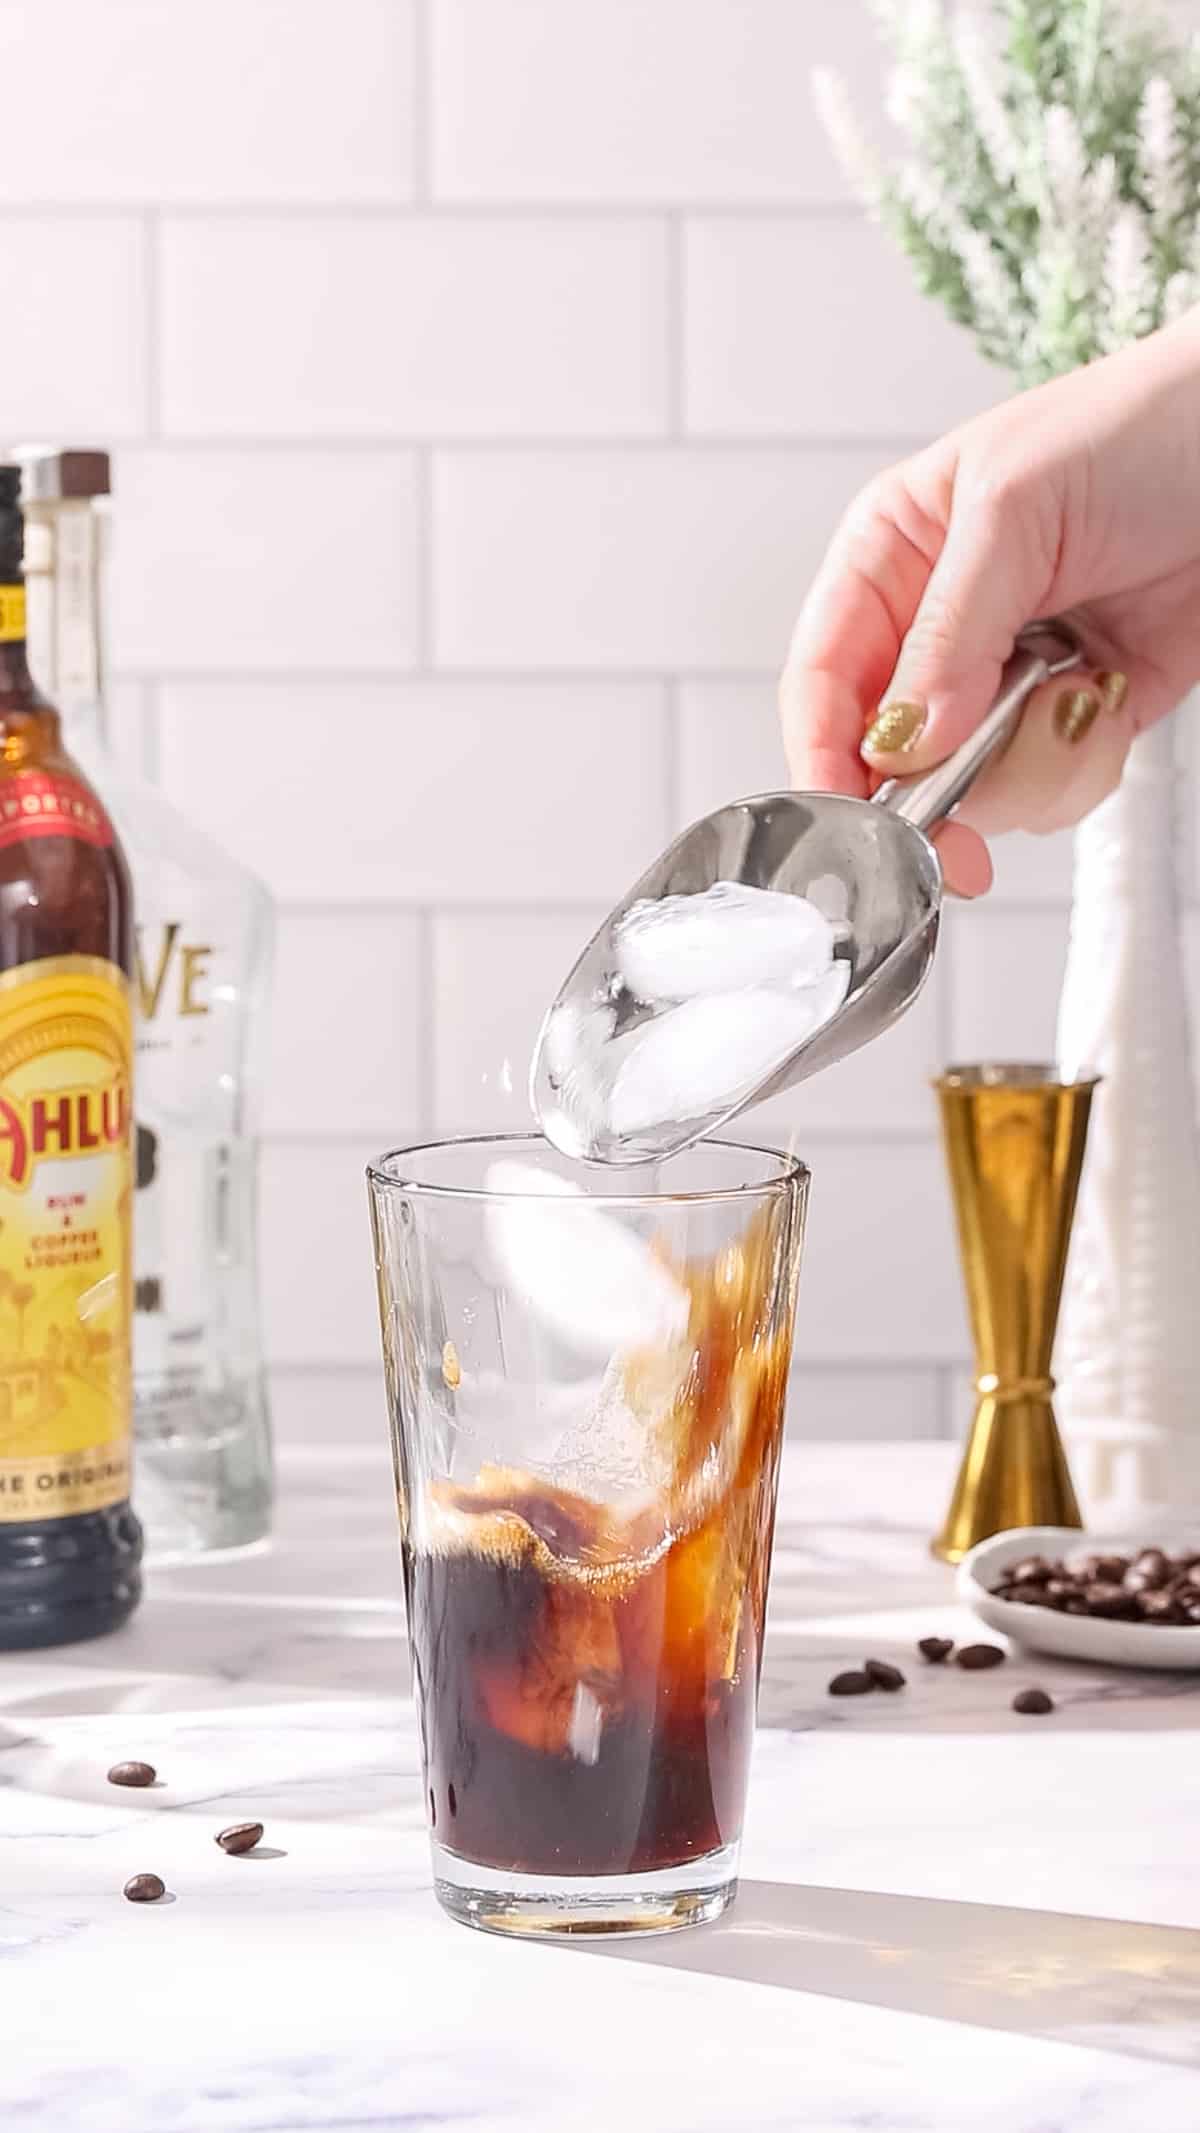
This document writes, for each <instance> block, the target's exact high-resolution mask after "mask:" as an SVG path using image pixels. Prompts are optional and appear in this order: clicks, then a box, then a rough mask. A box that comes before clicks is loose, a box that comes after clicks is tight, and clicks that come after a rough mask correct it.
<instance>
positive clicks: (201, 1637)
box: [0, 1444, 1200, 2133]
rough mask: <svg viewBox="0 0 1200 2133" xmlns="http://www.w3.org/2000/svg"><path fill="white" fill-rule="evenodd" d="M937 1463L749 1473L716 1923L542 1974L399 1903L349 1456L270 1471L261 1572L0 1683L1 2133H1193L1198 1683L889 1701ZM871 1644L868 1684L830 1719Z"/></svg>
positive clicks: (945, 1676)
mask: <svg viewBox="0 0 1200 2133" xmlns="http://www.w3.org/2000/svg"><path fill="white" fill-rule="evenodd" d="M950 1457H951V1454H950V1450H949V1448H948V1447H947V1446H933V1445H922V1446H913V1445H894V1446H886V1447H885V1446H881V1445H861V1446H851V1447H841V1448H839V1449H832V1448H828V1447H813V1446H808V1445H804V1444H797V1445H794V1446H792V1447H791V1448H790V1452H789V1457H788V1461H787V1464H786V1467H785V1484H784V1501H783V1505H782V1512H781V1520H780V1527H779V1537H778V1547H777V1554H776V1570H775V1579H774V1585H773V1592H772V1603H771V1634H770V1638H769V1640H768V1648H767V1661H766V1670H765V1677H764V1694H763V1709H762V1716H763V1730H762V1732H761V1733H760V1737H759V1742H758V1748H757V1756H756V1763H755V1775H754V1781H753V1786H752V1792H751V1808H750V1816H749V1824H748V1830H747V1839H746V1846H745V1852H744V1862H743V1863H744V1879H743V1883H742V1892H741V1896H740V1898H739V1901H738V1903H737V1905H736V1906H735V1908H734V1909H733V1911H732V1912H731V1913H730V1914H729V1915H728V1917H727V1918H726V1919H724V1920H722V1921H721V1923H720V1924H718V1925H716V1926H711V1927H706V1928H704V1929H702V1930H699V1931H693V1932H690V1933H681V1934H676V1935H673V1936H669V1937H667V1938H664V1939H661V1940H655V1941H651V1942H647V1943H643V1944H640V1945H639V1944H636V1943H631V1942H628V1941H620V1942H613V1943H609V1944H607V1945H606V1946H587V1947H582V1946H579V1945H571V1946H565V1947H558V1946H555V1947H544V1946H533V1945H517V1944H512V1943H508V1942H504V1941H500V1940H497V1939H493V1938H490V1937H487V1936H485V1935H482V1934H474V1933H470V1932H468V1931H466V1930H465V1929H464V1928H462V1927H460V1926H456V1925H453V1924H451V1923H450V1922H449V1921H448V1920H447V1919H445V1918H443V1916H442V1915H441V1913H440V1912H439V1911H438V1909H437V1906H436V1904H435V1902H434V1899H433V1896H432V1893H431V1890H430V1883H429V1871H428V1863H427V1854H426V1842H425V1831H424V1827H423V1823H422V1809H421V1799H420V1790H419V1780H418V1777H417V1774H416V1771H417V1764H416V1748H415V1740H414V1731H413V1721H412V1710H411V1706H410V1704H409V1703H408V1701H407V1696H406V1675H407V1669H406V1663H405V1655H404V1643H403V1629H404V1624H403V1611H402V1605H401V1599H400V1589H399V1568H398V1559H397V1551H396V1545H395V1527H394V1511H393V1506H392V1501H391V1489H390V1477H389V1473H388V1468H387V1462H386V1458H385V1455H384V1453H383V1450H382V1448H381V1449H380V1451H379V1453H378V1454H377V1455H376V1454H375V1453H368V1452H367V1451H364V1450H358V1451H353V1452H346V1451H339V1450H337V1449H336V1448H333V1447H331V1448H330V1449H329V1450H328V1451H327V1452H322V1451H318V1450H315V1449H309V1450H305V1451H302V1452H296V1453H293V1454H292V1455H291V1456H290V1457H288V1458H286V1459H285V1460H284V1462H283V1470H282V1493H281V1511H280V1523H279V1536H278V1539H277V1541H276V1544H275V1546H274V1547H273V1549H272V1550H271V1552H270V1553H265V1554H262V1555H260V1556H257V1557H254V1558H243V1559H241V1560H239V1561H231V1562H227V1563H224V1564H216V1565H209V1566H207V1567H205V1568H203V1569H200V1568H197V1569H191V1570H175V1571H171V1572H161V1573H159V1575H158V1576H156V1577H155V1578H154V1579H153V1581H152V1584H151V1587H150V1590H149V1593H148V1596H147V1598H146V1601H145V1603H144V1605H143V1607H142V1609H141V1611H140V1613H139V1615H138V1616H137V1618H136V1619H135V1621H134V1622H133V1623H132V1624H131V1625H130V1626H129V1628H128V1629H127V1630H126V1631H124V1632H122V1633H121V1634H119V1635H118V1636H115V1637H110V1638H108V1639H106V1640H103V1641H101V1642H98V1643H96V1644H93V1645H80V1646H77V1647H75V1648H73V1649H71V1650H67V1651H64V1652H62V1653H61V1654H57V1653H50V1654H47V1655H44V1656H34V1657H31V1658H28V1659H19V1658H13V1657H8V1658H5V1659H4V1660H2V1661H0V1862H2V1868H3V1878H2V1882H0V1980H2V1983H0V2123H3V2125H4V2126H5V2128H6V2129H7V2128H9V2127H11V2128H12V2129H13V2133H300V2129H304V2133H316V2129H321V2133H325V2129H329V2133H333V2129H335V2128H336V2129H338V2133H383V2129H388V2133H391V2129H397V2133H399V2129H402V2128H403V2129H406V2133H419V2129H424V2128H432V2127H445V2126H451V2127H459V2126H461V2127H464V2128H470V2129H472V2133H509V2129H516V2128H521V2129H525V2128H550V2127H560V2126H562V2127H566V2126H568V2125H569V2126H570V2127H571V2128H572V2129H575V2128H579V2129H582V2133H599V2129H600V2128H603V2129H604V2133H612V2129H613V2128H614V2127H616V2128H618V2129H620V2133H641V2129H643V2128H644V2129H647V2133H651V2129H653V2133H709V2129H725V2128H748V2129H758V2128H782V2127H786V2128H796V2129H805V2133H842V2129H847V2133H848V2129H851V2128H854V2129H867V2128H870V2129H872V2133H975V2129H977V2128H979V2129H987V2133H1140V2129H1141V2128H1142V2127H1153V2128H1154V2133H1185V2129H1186V2133H1195V2128H1196V2126H1197V2124H1198V2123H1200V2081H1198V2080H1197V2069H1200V1932H1198V1931H1197V1930H1196V1929H1197V1928H1198V1927H1200V1853H1198V1848H1197V1841H1196V1837H1197V1829H1198V1827H1200V1758H1198V1756H1197V1752H1196V1748H1197V1743H1196V1731H1197V1726H1198V1724H1200V1679H1197V1678H1195V1677H1192V1676H1188V1675H1166V1674H1161V1675H1152V1674H1130V1673H1124V1674H1121V1673H1115V1672H1111V1673H1110V1672H1104V1671H1103V1670H1100V1669H1094V1670H1093V1669H1086V1668H1081V1667H1062V1666H1055V1665H1054V1664H1053V1663H1050V1662H1039V1663H1037V1664H1036V1665H1030V1664H1028V1663H1024V1662H1021V1661H1019V1660H1014V1661H1013V1662H1012V1663H1010V1664H1009V1665H1008V1666H1006V1667H1003V1668H997V1669H995V1670H994V1671H993V1672H991V1673H979V1674H966V1673H963V1672H961V1671H960V1670H958V1669H955V1668H950V1669H944V1670H943V1669H939V1668H929V1667H924V1666H923V1665H922V1664H921V1662H920V1661H919V1660H917V1659H916V1658H915V1655H914V1653H913V1644H914V1640H915V1638H916V1637H917V1636H919V1635H923V1634H926V1633H929V1632H936V1631H945V1632H947V1633H950V1634H954V1633H956V1632H962V1631H964V1630H966V1628H967V1627H968V1623H969V1618H967V1617H961V1616H959V1615H958V1613H957V1611H956V1608H955V1606H954V1605H953V1603H952V1597H951V1583H950V1577H949V1573H947V1572H946V1571H944V1570H943V1569H941V1568H940V1567H939V1566H938V1565H936V1564H935V1563H933V1562H931V1560H930V1559H929V1557H928V1555H927V1554H926V1552H925V1542H926V1536H927V1534H928V1533H929V1531H930V1530H931V1528H932V1527H933V1525H934V1524H935V1523H936V1521H937V1517H938V1514H939V1513H940V1511H941V1509H942V1508H943V1504H944V1499H945V1495H946V1491H947V1489H948V1486H949V1476H950ZM868 1651H869V1652H871V1653H873V1654H875V1655H878V1656H880V1657H894V1658H896V1659H897V1660H898V1661H899V1663H900V1664H901V1665H902V1666H903V1667H904V1668H905V1671H906V1672H907V1674H908V1677H909V1687H908V1689H907V1691H906V1692H905V1693H904V1694H903V1695H896V1696H882V1695H878V1696H873V1697H870V1698H863V1699H861V1700H854V1701H831V1700H830V1698H829V1697H828V1695H827V1694H826V1682H827V1680H828V1678H829V1676H830V1674H831V1673H833V1672H834V1671H835V1670H836V1669H837V1668H838V1666H839V1665H845V1664H848V1663H850V1662H851V1661H852V1660H855V1659H861V1658H862V1657H863V1656H865V1654H866V1653H867V1652H868ZM1034 1679H1039V1680H1041V1681H1043V1682H1045V1683H1046V1685H1047V1686H1049V1687H1051V1688H1052V1689H1053V1692H1054V1694H1055V1696H1056V1698H1057V1699H1058V1708H1057V1710H1056V1711H1055V1713H1054V1715H1053V1716H1052V1717H1049V1718H1042V1719H1029V1718H1019V1717H1017V1716H1015V1715H1014V1714H1013V1713H1012V1711H1011V1709H1010V1702H1011V1698H1012V1695H1013V1693H1014V1691H1015V1690H1016V1689H1017V1688H1018V1687H1019V1686H1021V1685H1022V1684H1023V1683H1027V1682H1029V1681H1031V1680H1034ZM127 1756H140V1757H145V1758H147V1759H148V1760H150V1761H151V1762H153V1763H155V1764H156V1765H157V1766H158V1768H159V1770H160V1773H161V1783H160V1785H159V1786H158V1787H157V1788H155V1789H154V1790H153V1791H151V1792H144V1793H137V1792H120V1791H117V1790H115V1789H114V1788H113V1787H111V1786H109V1785H107V1784H106V1783H105V1778H104V1772H105V1770H106V1768H107V1766H108V1765H109V1764H110V1763H111V1762H113V1761H115V1760H117V1759H119V1758H122V1757H127ZM249 1815H253V1816H254V1817H256V1818H259V1819H261V1820H263V1821H264V1822H265V1823H266V1824H267V1835H266V1839H265V1847H266V1856H263V1857H256V1858H250V1859H241V1860H238V1859H229V1858H226V1857H225V1855H224V1854H223V1853H221V1852H220V1851H219V1850H218V1849H217V1847H216V1846H215V1845H214V1843H213V1841H212V1839H213V1834H214V1833H215V1831H216V1830H217V1829H219V1828H220V1827H221V1826H222V1825H223V1824H225V1823H226V1822H229V1821H232V1820H235V1819H237V1818H239V1817H242V1816H249ZM141 1870H153V1871H156V1872H158V1873H160V1874H161V1875H162V1876H163V1878H164V1880H165V1881H166V1883H167V1886H168V1888H169V1890H170V1891H171V1894H172V1897H173V1899H174V1900H173V1901H171V1902H167V1903H162V1904H159V1905H155V1906H153V1907H142V1906H135V1905H132V1904H129V1903H126V1902H125V1901H124V1900H123V1898H122V1895H121V1887H122V1883H123V1882H124V1881H125V1879H126V1877H127V1876H128V1875H129V1874H131V1873H134V1872H137V1871H141Z"/></svg>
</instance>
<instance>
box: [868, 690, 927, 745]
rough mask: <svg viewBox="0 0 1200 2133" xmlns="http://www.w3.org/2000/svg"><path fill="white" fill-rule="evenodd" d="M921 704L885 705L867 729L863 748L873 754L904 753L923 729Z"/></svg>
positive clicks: (924, 712) (923, 707)
mask: <svg viewBox="0 0 1200 2133" xmlns="http://www.w3.org/2000/svg"><path fill="white" fill-rule="evenodd" d="M927 715H928V714H927V713H926V710H925V706H924V704H905V703H896V704H885V705H884V706H883V709H882V710H881V711H879V712H878V713H877V714H876V716H875V718H874V720H873V721H872V723H871V724H870V725H869V726H868V728H867V734H866V739H865V740H864V742H863V747H864V748H869V749H870V750H871V752H872V754H874V755H906V754H907V753H908V750H909V749H910V748H915V747H916V745H917V742H918V741H919V740H920V738H921V735H922V734H923V733H924V731H925V720H926V717H927Z"/></svg>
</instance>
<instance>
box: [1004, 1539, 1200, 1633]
mask: <svg viewBox="0 0 1200 2133" xmlns="http://www.w3.org/2000/svg"><path fill="white" fill-rule="evenodd" d="M993 1592H994V1594H995V1597H996V1599H998V1600H1018V1601H1020V1602H1021V1604H1022V1606H1025V1607H1050V1608H1053V1609H1055V1610H1056V1612H1057V1613H1059V1614H1063V1615H1093V1616H1098V1617H1099V1618H1101V1619H1102V1620H1104V1621H1108V1622H1157V1623H1160V1624H1163V1625H1165V1626H1167V1627H1175V1628H1186V1627H1191V1626H1194V1625H1196V1624H1200V1553H1198V1552H1189V1553H1187V1554H1185V1555H1169V1554H1168V1553H1167V1551H1166V1549H1165V1548H1142V1549H1140V1550H1139V1552H1138V1553H1137V1554H1136V1555H1115V1554H1114V1555H1081V1556H1074V1557H1069V1558H1068V1559H1067V1560H1066V1561H1065V1562H1064V1561H1061V1560H1058V1559H1054V1560H1052V1559H1051V1558H1050V1557H1048V1556H1044V1555H1027V1556H1025V1557H1024V1558H1023V1560H1022V1561H1021V1562H1019V1563H1010V1564H1009V1566H1008V1568H1007V1569H1006V1570H1005V1571H1004V1573H1003V1575H1002V1577H1001V1580H1000V1582H999V1584H998V1585H996V1586H994V1587H993Z"/></svg>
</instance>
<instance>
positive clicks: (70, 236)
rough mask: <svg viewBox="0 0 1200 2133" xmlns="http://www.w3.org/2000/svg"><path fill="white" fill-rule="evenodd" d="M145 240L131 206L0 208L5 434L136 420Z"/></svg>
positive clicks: (140, 416)
mask: <svg viewBox="0 0 1200 2133" xmlns="http://www.w3.org/2000/svg"><path fill="white" fill-rule="evenodd" d="M0 21H2V11H0ZM0 34H2V33H0ZM14 101H15V102H18V103H19V102H20V99H19V98H15V99H14ZM5 130H6V129H4V128H0V135H2V134H3V133H4V131H5ZM2 158H3V148H2V147H0V161H2ZM145 241H146V240H145V232H144V229H143V226H142V223H141V221H140V220H139V219H138V218H136V217H134V216H132V215H91V216H79V217H78V218H70V219H63V220H50V219H48V218H47V217H45V216H41V215H14V214H7V213H6V214H4V215H2V216H0V316H2V317H3V320H4V362H3V370H2V373H0V410H2V412H0V429H2V433H3V435H4V437H5V438H6V439H8V440H10V441H11V442H13V443H16V442H17V441H18V440H19V439H21V438H41V437H63V438H71V439H72V440H74V439H75V438H76V437H81V436H86V437H97V438H103V439H105V440H110V439H111V440H112V441H114V442H115V441H117V440H118V439H120V438H124V437H133V436H136V435H137V434H138V433H139V431H141V430H142V429H143V428H144V426H145V422H146V412H147V409H146V390H147V384H146V378H147V360H146V323H145V302H146V297H145V259H144V247H145Z"/></svg>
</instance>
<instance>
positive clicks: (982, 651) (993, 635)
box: [862, 500, 1039, 776]
mask: <svg viewBox="0 0 1200 2133" xmlns="http://www.w3.org/2000/svg"><path fill="white" fill-rule="evenodd" d="M1023 550H1024V543H1023V542H1022V540H1021V539H1020V537H1019V530H1018V529H1016V528H1013V527H1011V526H1004V525H1002V524H1001V523H1000V522H999V521H998V519H997V516H996V514H995V512H994V510H991V509H989V508H988V507H987V506H986V505H983V506H982V507H981V508H977V509H975V510H971V509H969V508H962V507H960V505H959V504H958V502H957V500H956V504H955V508H954V510H953V511H952V514H951V519H950V525H949V527H948V529H947V534H946V540H945V543H944V545H943V548H942V552H941V554H940V556H939V557H938V560H937V562H936V564H935V565H934V568H933V570H932V571H931V573H930V576H929V581H928V584H927V585H926V588H925V592H924V595H923V597H922V599H921V603H920V606H919V607H918V609H917V612H916V614H915V616H914V617H913V621H912V625H911V627H910V629H909V631H908V634H907V636H906V637H905V640H904V644H903V647H902V649H901V653H900V658H899V660H898V662H897V665H896V670H895V672H894V674H893V676H892V679H891V683H890V685H889V687H888V689H887V690H886V692H885V694H884V697H883V699H882V703H881V705H880V708H879V710H878V712H877V713H876V715H875V718H874V720H873V721H872V723H871V725H870V727H869V728H868V730H867V734H866V737H865V739H864V741H863V745H862V753H863V756H864V757H865V759H866V761H867V762H868V763H869V764H870V766H871V768H872V769H874V770H878V771H882V772H883V773H884V774H885V775H888V776H894V775H895V774H897V773H898V772H903V774H904V775H905V776H908V775H909V773H910V772H915V771H920V770H929V769H932V768H933V766H934V764H936V763H940V762H942V761H944V759H945V758H946V756H948V755H950V754H952V752H953V751H954V749H955V748H957V747H958V746H959V745H960V743H961V742H962V741H964V740H966V738H967V736H968V734H970V733H972V732H973V731H974V729H975V727H976V726H978V725H979V723H980V721H981V720H982V719H983V718H984V717H985V716H986V714H987V712H988V711H989V710H990V708H991V705H992V703H993V702H994V700H995V697H996V692H997V690H998V688H999V686H1000V676H1001V673H1002V671H1003V667H1004V663H1005V661H1006V660H1007V659H1008V658H1009V656H1010V654H1011V652H1012V649H1013V645H1014V642H1015V640H1016V637H1017V633H1018V631H1019V630H1021V629H1023V628H1024V627H1025V624H1026V623H1028V622H1030V621H1032V620H1033V619H1034V616H1035V615H1036V612H1037V602H1038V597H1039V590H1038V587H1037V584H1036V576H1037V573H1035V572H1031V571H1030V569H1029V568H1028V567H1027V563H1026V560H1025V557H1024V554H1023ZM1031 578H1033V579H1034V582H1033V583H1031V582H1030V580H1031Z"/></svg>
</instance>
